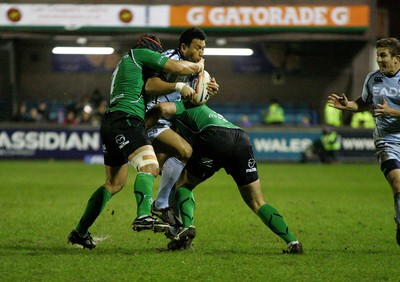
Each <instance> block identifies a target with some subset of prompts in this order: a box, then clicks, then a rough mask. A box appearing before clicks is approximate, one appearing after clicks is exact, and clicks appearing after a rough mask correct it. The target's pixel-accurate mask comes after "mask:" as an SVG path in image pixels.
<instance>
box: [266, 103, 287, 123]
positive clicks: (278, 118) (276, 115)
mask: <svg viewBox="0 0 400 282" xmlns="http://www.w3.org/2000/svg"><path fill="white" fill-rule="evenodd" d="M284 122H285V110H284V109H283V107H282V106H281V105H279V102H278V100H276V99H272V100H271V103H270V104H269V106H268V109H267V112H266V113H265V115H264V123H265V124H267V125H282V124H283V123H284Z"/></svg>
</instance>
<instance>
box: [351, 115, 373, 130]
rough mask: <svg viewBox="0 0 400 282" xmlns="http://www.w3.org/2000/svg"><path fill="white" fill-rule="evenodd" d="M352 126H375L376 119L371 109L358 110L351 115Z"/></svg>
mask: <svg viewBox="0 0 400 282" xmlns="http://www.w3.org/2000/svg"><path fill="white" fill-rule="evenodd" d="M350 126H351V127H352V128H375V119H374V117H373V116H372V113H371V112H370V111H364V112H356V113H353V116H352V117H351V122H350Z"/></svg>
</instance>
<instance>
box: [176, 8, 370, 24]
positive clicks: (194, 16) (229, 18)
mask: <svg viewBox="0 0 400 282" xmlns="http://www.w3.org/2000/svg"><path fill="white" fill-rule="evenodd" d="M170 9H171V10H170V27H182V26H192V25H193V26H202V27H227V28H234V27H241V28H243V27H251V28H258V27H259V28H274V27H288V28H295V27H302V28H304V27H310V28H316V27H329V28H355V27H357V28H368V27H369V25H370V7H369V6H368V5H344V6H328V5H322V6H311V5H305V6H303V5H302V6H289V5H282V6H281V5H279V6H218V7H215V6H192V5H191V6H171V7H170Z"/></svg>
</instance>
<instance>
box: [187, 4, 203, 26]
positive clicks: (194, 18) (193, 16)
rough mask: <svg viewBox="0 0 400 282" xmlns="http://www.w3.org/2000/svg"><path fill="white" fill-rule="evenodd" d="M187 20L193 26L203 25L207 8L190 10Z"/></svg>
mask: <svg viewBox="0 0 400 282" xmlns="http://www.w3.org/2000/svg"><path fill="white" fill-rule="evenodd" d="M186 20H187V21H188V22H189V23H190V24H191V25H202V24H203V23H204V20H205V8H202V7H197V8H192V9H189V11H188V12H187V14H186Z"/></svg>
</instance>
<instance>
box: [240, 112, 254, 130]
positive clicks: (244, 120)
mask: <svg viewBox="0 0 400 282" xmlns="http://www.w3.org/2000/svg"><path fill="white" fill-rule="evenodd" d="M241 118H242V121H241V124H240V126H241V127H252V126H253V123H252V122H251V121H250V119H249V116H248V115H245V114H243V115H242V116H241Z"/></svg>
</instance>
